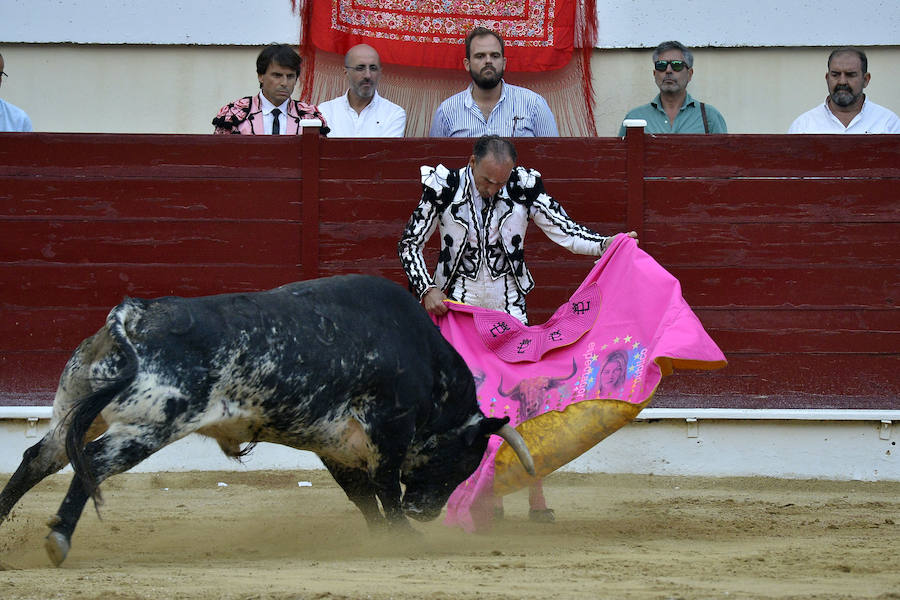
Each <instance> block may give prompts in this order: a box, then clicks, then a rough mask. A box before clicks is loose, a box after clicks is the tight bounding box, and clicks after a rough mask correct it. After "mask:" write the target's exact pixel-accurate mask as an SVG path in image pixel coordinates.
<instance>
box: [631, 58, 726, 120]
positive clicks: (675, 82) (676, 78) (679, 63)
mask: <svg viewBox="0 0 900 600" xmlns="http://www.w3.org/2000/svg"><path fill="white" fill-rule="evenodd" d="M652 73H653V79H654V81H656V87H658V88H659V94H657V96H656V98H654V99H653V100H652V101H651V102H650V104H645V105H643V106H638V107H637V108H633V109H631V110H630V111H628V114H627V115H625V118H626V119H643V120H645V121H647V127H646V128H645V129H644V131H645V132H647V133H728V128H727V127H726V126H725V119H724V117H722V113H720V112H719V111H717V110H716V109H715V108H713V107H712V106H710V105H709V104H705V103H703V102H699V101H697V100H694V98H692V97H691V95H690V94H688V93H687V86H688V83H690V81H691V77H693V76H694V55H693V54H692V53H691V51H690V50H689V49H688V48H687V47H686V46H685V45H684V44H682V43H681V42H676V41H669V42H663V43H662V44H660V45H659V46H657V47H656V50H654V51H653V71H652ZM619 135H620V136H623V135H625V125H624V124H623V125H622V126H621V127H620V128H619Z"/></svg>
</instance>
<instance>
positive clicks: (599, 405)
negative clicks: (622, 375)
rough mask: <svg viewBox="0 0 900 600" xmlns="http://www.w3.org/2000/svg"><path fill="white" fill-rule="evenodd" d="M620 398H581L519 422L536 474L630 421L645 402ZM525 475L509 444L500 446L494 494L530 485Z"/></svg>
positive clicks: (551, 468) (543, 473) (568, 459)
mask: <svg viewBox="0 0 900 600" xmlns="http://www.w3.org/2000/svg"><path fill="white" fill-rule="evenodd" d="M651 398H652V395H651V397H650V398H647V400H646V401H644V402H643V403H642V404H630V403H628V402H622V401H621V400H584V401H582V402H576V403H575V404H570V405H569V406H567V407H566V408H565V410H563V411H556V410H552V411H549V412H546V413H544V414H542V415H538V416H537V417H534V418H533V419H529V420H528V421H525V422H524V423H521V424H519V425H518V426H517V427H516V430H517V431H518V432H519V433H521V434H522V437H524V438H525V442H526V443H527V444H528V449H529V450H530V451H531V457H532V458H533V459H534V469H535V473H536V478H541V477H545V476H547V475H549V474H550V473H552V472H553V471H555V470H556V469H558V468H560V467H561V466H563V465H565V464H568V463H569V462H571V461H573V460H574V459H576V458H578V457H579V456H581V455H582V454H584V453H585V452H587V451H588V450H590V449H591V448H593V447H594V446H596V445H597V444H598V443H600V441H602V440H603V439H604V438H606V437H607V436H608V435H610V434H611V433H613V432H615V431H616V430H618V429H619V428H621V427H622V426H623V425H625V424H627V423H629V422H631V421H632V420H633V419H634V418H635V417H636V416H637V414H638V413H639V412H641V410H643V408H644V407H645V406H647V405H648V404H649V403H650V400H651ZM534 480H535V477H532V476H531V475H529V474H528V473H527V472H526V471H525V468H524V467H522V464H521V463H520V462H519V459H518V458H517V457H516V454H515V452H513V450H512V448H510V447H509V444H505V443H504V444H503V445H502V446H500V450H499V451H498V452H497V456H496V457H495V458H494V495H495V496H505V495H506V494H511V493H512V492H515V491H516V490H519V489H522V488H523V487H526V486H528V485H530V484H531V483H532V482H533V481H534Z"/></svg>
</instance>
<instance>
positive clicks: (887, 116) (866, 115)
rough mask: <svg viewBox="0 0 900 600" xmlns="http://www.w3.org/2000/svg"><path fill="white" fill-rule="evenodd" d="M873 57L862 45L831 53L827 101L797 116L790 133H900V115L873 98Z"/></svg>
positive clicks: (826, 74)
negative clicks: (870, 93)
mask: <svg viewBox="0 0 900 600" xmlns="http://www.w3.org/2000/svg"><path fill="white" fill-rule="evenodd" d="M868 69H869V60H868V59H867V58H866V53H865V52H863V51H862V50H860V49H859V48H838V49H837V50H835V51H833V52H832V53H831V55H830V56H829V57H828V71H826V72H825V83H826V84H827V85H828V96H826V97H825V102H823V103H822V104H820V105H818V106H817V107H815V108H813V109H812V110H809V111H807V112H805V113H803V114H802V115H800V116H799V117H797V118H796V119H795V120H794V122H793V123H792V124H791V127H790V129H788V133H900V118H898V117H897V115H895V114H894V113H892V112H891V111H889V110H888V109H886V108H884V107H883V106H879V105H878V104H875V103H874V102H872V101H871V100H869V99H868V98H867V97H866V95H865V93H863V90H865V88H866V86H867V85H869V79H870V78H871V76H870V75H869V71H868Z"/></svg>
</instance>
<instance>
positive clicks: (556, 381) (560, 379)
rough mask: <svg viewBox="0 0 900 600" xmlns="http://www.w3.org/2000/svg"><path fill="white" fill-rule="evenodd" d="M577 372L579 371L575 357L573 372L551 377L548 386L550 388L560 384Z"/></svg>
mask: <svg viewBox="0 0 900 600" xmlns="http://www.w3.org/2000/svg"><path fill="white" fill-rule="evenodd" d="M577 372H578V365H576V364H575V359H574V358H573V359H572V372H571V373H569V374H568V375H566V376H565V377H553V378H551V379H550V383H548V384H547V387H548V388H551V387H556V386H558V385H560V384H561V383H562V382H564V381H566V380H567V379H571V378H572V377H574V376H575V373H577Z"/></svg>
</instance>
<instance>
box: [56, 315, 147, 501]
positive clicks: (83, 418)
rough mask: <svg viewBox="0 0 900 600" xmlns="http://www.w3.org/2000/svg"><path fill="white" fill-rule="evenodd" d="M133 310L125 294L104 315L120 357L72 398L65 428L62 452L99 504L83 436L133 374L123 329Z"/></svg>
mask: <svg viewBox="0 0 900 600" xmlns="http://www.w3.org/2000/svg"><path fill="white" fill-rule="evenodd" d="M136 310H140V307H139V306H137V305H136V304H135V301H134V300H132V299H130V298H126V299H125V301H124V302H122V303H121V304H119V305H118V306H116V307H115V308H114V309H112V310H111V311H110V312H109V315H108V316H107V317H106V329H107V331H108V333H109V335H110V337H111V338H112V340H113V342H114V343H115V346H114V348H113V349H112V350H110V352H116V351H117V350H118V352H119V353H120V357H116V358H117V359H119V358H121V360H120V361H119V360H117V362H116V369H115V372H114V373H111V374H110V375H109V376H107V377H104V378H103V379H99V380H97V379H95V381H98V382H99V383H102V386H101V387H100V388H99V389H97V390H96V391H94V392H92V393H90V394H88V395H87V396H84V397H82V398H78V399H77V400H75V401H74V402H73V408H72V412H71V415H70V419H69V423H70V425H69V430H68V431H67V432H66V454H67V455H68V457H69V462H70V463H72V469H74V471H75V476H76V478H79V479H80V480H81V484H82V486H83V487H84V491H85V493H87V494H88V495H89V496H90V497H91V498H93V500H94V503H95V504H99V503H100V502H101V501H102V498H101V495H100V487H99V483H98V482H97V478H96V477H95V476H94V472H93V470H92V469H91V466H90V464H89V462H88V459H87V457H86V456H85V453H84V447H85V444H86V439H85V438H86V436H87V432H88V429H90V427H91V424H92V423H93V422H94V419H96V418H97V416H98V415H99V414H100V413H101V412H102V411H103V409H104V408H105V407H106V406H107V405H108V404H109V403H110V402H112V401H113V399H114V398H115V397H116V395H118V394H119V393H120V392H121V391H122V390H124V389H125V388H126V387H128V386H129V385H130V384H131V382H132V381H134V378H135V376H136V375H137V369H138V357H137V352H136V351H135V349H134V346H133V345H132V343H131V340H129V339H128V335H127V333H126V332H125V321H126V319H128V317H129V316H131V314H132V313H133V312H134V311H136Z"/></svg>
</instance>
